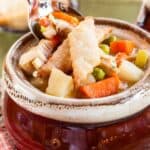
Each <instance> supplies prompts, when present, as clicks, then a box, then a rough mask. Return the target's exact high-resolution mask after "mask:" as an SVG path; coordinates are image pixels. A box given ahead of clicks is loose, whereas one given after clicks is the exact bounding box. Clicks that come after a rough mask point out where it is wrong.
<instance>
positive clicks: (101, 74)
mask: <svg viewBox="0 0 150 150" xmlns="http://www.w3.org/2000/svg"><path fill="white" fill-rule="evenodd" d="M105 75H106V74H105V72H104V71H103V70H102V69H100V68H95V69H94V71H93V76H94V77H95V79H96V81H100V80H103V79H104V78H105Z"/></svg>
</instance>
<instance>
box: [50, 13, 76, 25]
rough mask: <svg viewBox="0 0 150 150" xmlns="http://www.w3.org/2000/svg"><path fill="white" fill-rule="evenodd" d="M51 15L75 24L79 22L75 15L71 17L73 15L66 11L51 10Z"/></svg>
mask: <svg viewBox="0 0 150 150" xmlns="http://www.w3.org/2000/svg"><path fill="white" fill-rule="evenodd" d="M53 16H54V17H55V18H58V19H62V20H65V21H67V22H69V23H71V24H72V25H75V26H76V25H78V24H79V20H78V19H77V18H76V17H73V16H71V15H69V14H67V13H64V12H61V11H55V12H53Z"/></svg>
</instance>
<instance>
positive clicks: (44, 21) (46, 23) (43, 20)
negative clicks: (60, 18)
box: [39, 17, 50, 27]
mask: <svg viewBox="0 0 150 150" xmlns="http://www.w3.org/2000/svg"><path fill="white" fill-rule="evenodd" d="M39 24H40V26H43V27H47V26H49V25H50V21H49V20H48V18H47V17H43V18H40V20H39Z"/></svg>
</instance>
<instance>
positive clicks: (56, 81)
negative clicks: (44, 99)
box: [46, 68, 74, 97]
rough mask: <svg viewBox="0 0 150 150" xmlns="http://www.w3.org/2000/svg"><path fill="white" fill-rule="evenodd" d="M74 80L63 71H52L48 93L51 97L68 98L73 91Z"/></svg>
mask: <svg viewBox="0 0 150 150" xmlns="http://www.w3.org/2000/svg"><path fill="white" fill-rule="evenodd" d="M73 88H74V85H73V79H72V77H71V76H69V75H66V74H65V73H63V72H62V71H61V70H58V69H56V68H53V69H52V72H51V75H50V78H49V82H48V87H47V89H46V93H47V94H49V95H54V96H59V97H67V96H68V95H70V94H71V93H72V91H73Z"/></svg>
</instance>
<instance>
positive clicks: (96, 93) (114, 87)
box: [79, 75, 120, 98]
mask: <svg viewBox="0 0 150 150" xmlns="http://www.w3.org/2000/svg"><path fill="white" fill-rule="evenodd" d="M119 83H120V80H119V78H118V76H117V75H114V76H113V77H110V78H107V79H105V80H102V81H99V82H96V83H92V84H89V85H85V86H82V87H80V88H79V91H80V93H81V95H82V96H83V97H85V98H99V97H105V96H109V95H112V94H116V93H117V92H118V90H119Z"/></svg>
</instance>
